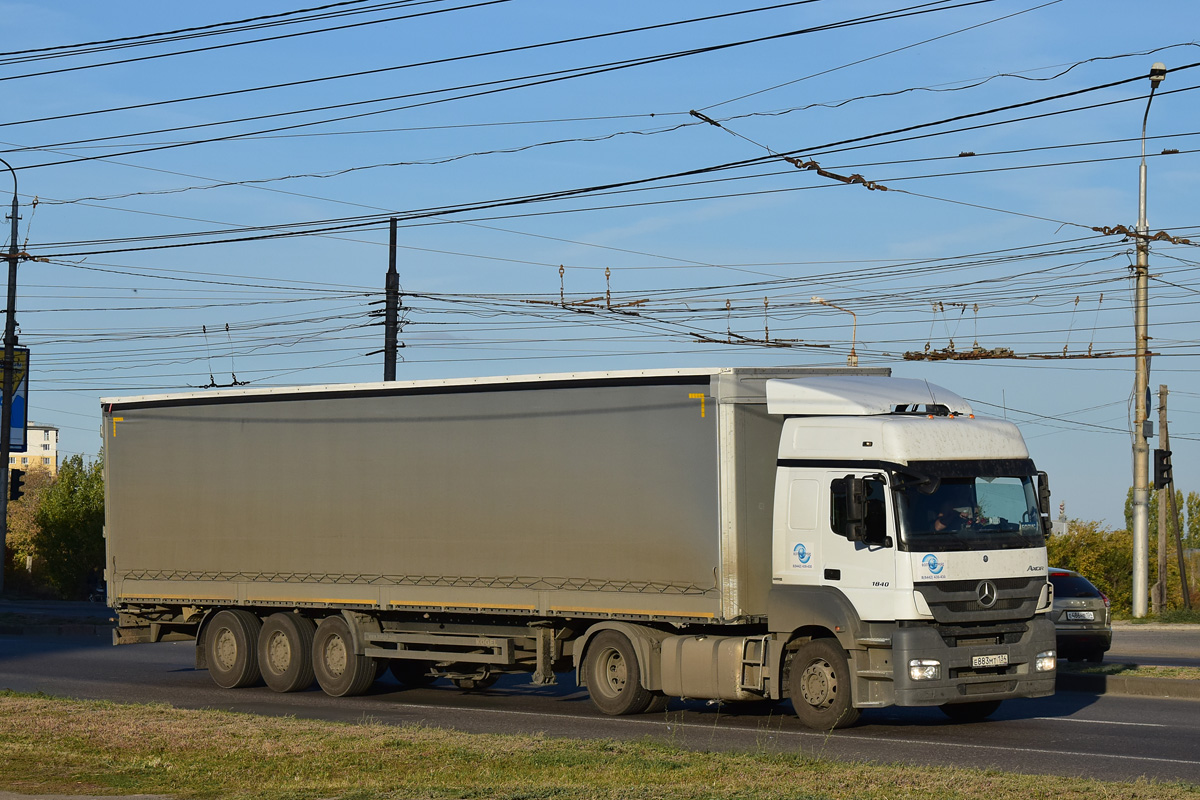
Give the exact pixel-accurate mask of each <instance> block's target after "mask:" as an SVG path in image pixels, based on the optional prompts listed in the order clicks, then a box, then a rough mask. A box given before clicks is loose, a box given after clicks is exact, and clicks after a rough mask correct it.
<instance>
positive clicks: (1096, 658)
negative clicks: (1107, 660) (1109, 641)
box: [1084, 650, 1104, 664]
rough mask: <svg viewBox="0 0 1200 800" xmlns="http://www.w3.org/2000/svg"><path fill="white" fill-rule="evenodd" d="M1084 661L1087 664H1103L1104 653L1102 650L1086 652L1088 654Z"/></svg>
mask: <svg viewBox="0 0 1200 800" xmlns="http://www.w3.org/2000/svg"><path fill="white" fill-rule="evenodd" d="M1084 660H1085V661H1087V662H1088V663H1089V664H1100V663H1103V661H1104V651H1103V650H1091V651H1089V652H1088V654H1087V655H1086V656H1084Z"/></svg>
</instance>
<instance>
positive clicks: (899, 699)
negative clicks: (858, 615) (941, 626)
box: [892, 615, 1057, 706]
mask: <svg viewBox="0 0 1200 800" xmlns="http://www.w3.org/2000/svg"><path fill="white" fill-rule="evenodd" d="M1003 638H1004V642H1003V643H1001V644H970V645H964V644H962V643H961V642H958V643H957V645H952V644H948V643H947V641H946V640H945V639H944V638H943V637H942V635H941V634H940V633H939V631H938V629H937V628H936V627H933V626H928V627H914V628H900V629H898V630H896V631H895V632H894V633H893V634H892V659H893V661H892V664H893V670H894V682H895V703H896V705H898V706H938V705H942V704H944V703H970V702H976V701H985V700H1004V699H1008V698H1012V697H1045V696H1047V695H1051V694H1054V679H1055V675H1056V673H1057V670H1050V671H1048V672H1037V671H1036V670H1035V668H1034V662H1035V661H1036V659H1037V654H1038V653H1042V652H1045V651H1047V650H1055V649H1056V647H1055V634H1054V624H1053V623H1052V622H1051V621H1050V620H1049V619H1047V618H1046V617H1045V616H1042V615H1039V616H1036V617H1034V618H1033V619H1031V620H1029V622H1028V624H1027V627H1026V629H1025V630H1024V631H1023V632H1021V633H1019V634H1010V635H1008V636H1006V637H1003ZM1000 654H1005V655H1007V656H1008V664H1007V666H1004V667H993V668H983V669H973V668H972V666H971V658H972V656H981V655H989V656H991V655H1000ZM913 659H928V660H936V661H938V662H940V663H941V677H939V678H936V679H932V680H919V681H915V680H913V679H912V677H911V676H910V675H909V670H908V665H909V662H910V661H911V660H913Z"/></svg>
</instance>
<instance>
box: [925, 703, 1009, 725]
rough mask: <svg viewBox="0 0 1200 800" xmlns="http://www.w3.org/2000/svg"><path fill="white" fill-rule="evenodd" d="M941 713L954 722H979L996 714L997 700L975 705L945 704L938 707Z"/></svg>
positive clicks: (998, 705) (998, 704)
mask: <svg viewBox="0 0 1200 800" xmlns="http://www.w3.org/2000/svg"><path fill="white" fill-rule="evenodd" d="M938 707H939V708H940V709H942V713H943V714H945V715H946V716H947V717H949V718H950V719H952V720H954V721H955V722H980V721H981V720H985V719H987V718H988V717H990V716H991V715H992V714H995V713H996V709H997V708H999V707H1000V701H999V700H980V701H978V702H975V703H946V704H945V705H941V706H938Z"/></svg>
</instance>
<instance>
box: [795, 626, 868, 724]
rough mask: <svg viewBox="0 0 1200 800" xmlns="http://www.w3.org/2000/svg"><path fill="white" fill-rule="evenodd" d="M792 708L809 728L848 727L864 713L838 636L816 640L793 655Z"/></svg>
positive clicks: (804, 645) (802, 646) (801, 647)
mask: <svg viewBox="0 0 1200 800" xmlns="http://www.w3.org/2000/svg"><path fill="white" fill-rule="evenodd" d="M789 687H790V689H791V695H792V708H793V710H795V712H796V716H797V717H798V718H799V719H800V722H802V723H803V724H804V725H805V726H806V727H809V728H812V729H814V730H818V731H831V730H833V729H835V728H847V727H849V726H851V725H853V724H854V723H856V722H858V718H859V717H860V716H861V715H862V712H861V711H859V710H858V709H857V708H855V707H854V705H853V699H852V698H851V692H850V667H849V666H848V663H847V660H846V653H845V651H844V650H842V648H841V646H840V645H839V644H838V643H837V641H836V640H834V639H813V640H812V641H810V642H807V643H806V644H803V645H801V646H800V649H799V650H797V651H796V654H795V655H794V656H792V666H791V673H790V677H789Z"/></svg>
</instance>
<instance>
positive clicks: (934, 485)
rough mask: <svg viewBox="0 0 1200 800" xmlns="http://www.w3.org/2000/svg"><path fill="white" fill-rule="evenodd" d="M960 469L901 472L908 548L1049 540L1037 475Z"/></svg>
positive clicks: (900, 503)
mask: <svg viewBox="0 0 1200 800" xmlns="http://www.w3.org/2000/svg"><path fill="white" fill-rule="evenodd" d="M989 471H990V470H989ZM954 472H955V473H956V474H949V475H945V474H937V473H933V474H926V473H923V472H922V473H915V474H910V473H908V472H897V473H896V476H895V484H894V485H895V491H896V500H897V508H898V511H899V517H900V533H901V539H902V542H903V544H904V546H906V547H907V549H909V550H991V549H1006V548H1020V547H1041V546H1043V545H1044V544H1045V540H1044V538H1043V536H1042V521H1041V514H1040V513H1039V511H1038V502H1037V491H1036V489H1035V486H1034V482H1033V478H1032V477H1031V476H1029V475H1003V474H1000V475H987V474H983V475H980V474H975V475H969V474H963V473H962V472H961V471H960V470H954Z"/></svg>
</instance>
